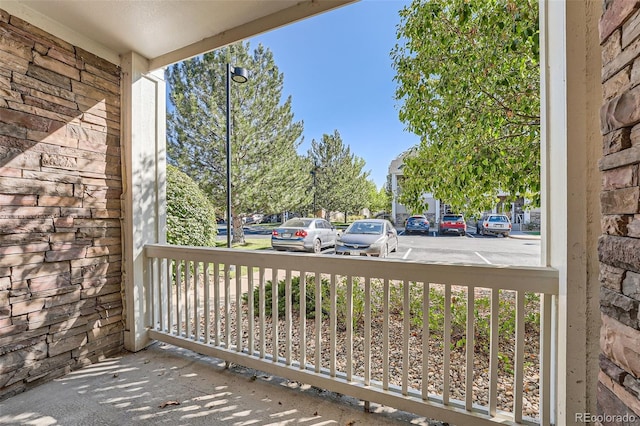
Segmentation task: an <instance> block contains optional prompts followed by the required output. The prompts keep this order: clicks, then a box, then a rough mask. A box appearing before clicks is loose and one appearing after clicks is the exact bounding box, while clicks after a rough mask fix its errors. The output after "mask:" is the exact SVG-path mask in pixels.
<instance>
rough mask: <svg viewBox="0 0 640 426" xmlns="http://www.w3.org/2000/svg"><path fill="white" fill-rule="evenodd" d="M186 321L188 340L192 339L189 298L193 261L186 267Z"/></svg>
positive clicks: (188, 262) (187, 262)
mask: <svg viewBox="0 0 640 426" xmlns="http://www.w3.org/2000/svg"><path fill="white" fill-rule="evenodd" d="M184 272H185V280H184V321H185V327H186V336H185V337H186V338H187V339H191V309H190V308H191V303H190V302H189V301H190V297H189V287H191V261H190V260H186V261H185V266H184Z"/></svg>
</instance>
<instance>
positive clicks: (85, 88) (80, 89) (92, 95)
mask: <svg viewBox="0 0 640 426" xmlns="http://www.w3.org/2000/svg"><path fill="white" fill-rule="evenodd" d="M71 90H72V91H73V93H75V94H76V95H80V96H84V97H87V98H89V99H93V100H94V101H98V102H105V103H106V104H107V105H112V106H114V107H117V108H120V95H119V94H115V93H109V92H107V91H105V90H101V89H98V88H96V87H93V86H90V85H88V84H85V83H82V82H78V81H72V85H71Z"/></svg>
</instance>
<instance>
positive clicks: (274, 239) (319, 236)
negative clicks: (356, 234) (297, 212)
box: [271, 217, 336, 253]
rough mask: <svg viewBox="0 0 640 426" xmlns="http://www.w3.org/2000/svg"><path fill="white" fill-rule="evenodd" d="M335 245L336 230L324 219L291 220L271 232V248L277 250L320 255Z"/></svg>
mask: <svg viewBox="0 0 640 426" xmlns="http://www.w3.org/2000/svg"><path fill="white" fill-rule="evenodd" d="M335 245H336V228H335V227H334V226H332V225H331V224H330V223H329V222H327V221H326V220H324V219H317V218H305V217H303V218H294V219H289V220H288V221H286V222H285V223H283V224H282V225H280V226H279V227H278V228H276V229H274V230H273V231H272V232H271V247H273V248H274V249H275V250H296V251H310V252H313V253H320V252H321V251H322V249H323V248H326V247H334V246H335Z"/></svg>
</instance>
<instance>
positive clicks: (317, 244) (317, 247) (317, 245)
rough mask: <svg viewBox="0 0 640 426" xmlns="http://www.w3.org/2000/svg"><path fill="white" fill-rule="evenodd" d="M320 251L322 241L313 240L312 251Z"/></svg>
mask: <svg viewBox="0 0 640 426" xmlns="http://www.w3.org/2000/svg"><path fill="white" fill-rule="evenodd" d="M321 251H322V243H320V240H315V241H314V242H313V252H314V253H320V252H321Z"/></svg>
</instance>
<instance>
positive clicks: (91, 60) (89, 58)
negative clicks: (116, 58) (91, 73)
mask: <svg viewBox="0 0 640 426" xmlns="http://www.w3.org/2000/svg"><path fill="white" fill-rule="evenodd" d="M76 56H77V57H78V59H80V60H81V61H82V62H83V63H84V68H85V69H86V70H91V69H92V68H95V69H98V70H100V71H102V72H103V73H105V74H108V75H111V76H113V78H116V79H118V80H120V67H119V66H117V65H115V64H113V63H111V62H109V61H107V60H105V59H102V58H100V57H98V56H96V55H94V54H93V53H89V52H87V51H86V50H84V49H81V48H80V47H76Z"/></svg>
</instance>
